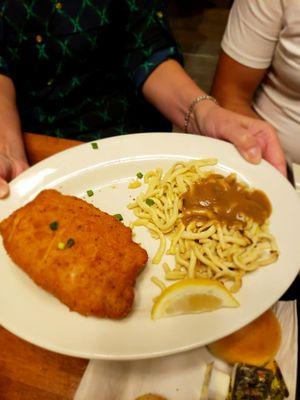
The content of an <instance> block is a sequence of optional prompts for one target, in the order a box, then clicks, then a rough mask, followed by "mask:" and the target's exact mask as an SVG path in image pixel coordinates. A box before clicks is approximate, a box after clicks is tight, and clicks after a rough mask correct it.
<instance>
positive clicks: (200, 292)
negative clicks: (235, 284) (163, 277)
mask: <svg viewBox="0 0 300 400" xmlns="http://www.w3.org/2000/svg"><path fill="white" fill-rule="evenodd" d="M238 306H239V303H238V301H237V300H236V299H235V298H234V297H233V296H232V294H231V293H230V292H229V291H228V290H227V289H226V288H225V287H224V286H223V285H222V284H221V283H219V282H217V281H213V280H211V279H184V280H182V281H180V282H177V283H174V284H173V285H171V286H168V287H167V288H166V289H164V290H163V291H162V293H161V294H160V296H159V297H157V299H156V301H155V303H154V305H153V307H152V310H151V317H152V319H158V318H162V317H171V316H174V315H180V314H195V313H201V312H206V311H214V310H217V309H218V308H221V307H238Z"/></svg>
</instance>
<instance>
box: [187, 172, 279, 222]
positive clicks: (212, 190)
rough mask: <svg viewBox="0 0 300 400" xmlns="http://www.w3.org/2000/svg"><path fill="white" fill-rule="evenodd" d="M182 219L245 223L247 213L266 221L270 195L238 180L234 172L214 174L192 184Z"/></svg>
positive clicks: (268, 212) (248, 215)
mask: <svg viewBox="0 0 300 400" xmlns="http://www.w3.org/2000/svg"><path fill="white" fill-rule="evenodd" d="M182 200H183V208H182V213H183V222H184V224H187V223H189V222H190V221H191V220H201V221H207V220H212V219H213V220H216V221H218V222H221V223H224V224H226V225H227V226H233V225H242V226H243V225H244V224H245V218H244V217H245V216H246V217H249V218H251V219H253V220H254V221H255V222H257V223H259V224H263V223H264V222H265V221H266V219H267V218H268V217H269V216H270V215H271V211H272V207H271V203H270V201H269V199H268V197H267V196H266V195H265V193H264V192H262V191H261V190H256V189H255V190H249V188H248V187H247V186H245V185H243V184H241V183H239V182H237V181H236V178H235V175H229V176H227V177H224V176H222V175H220V174H211V175H209V176H208V177H207V178H205V179H203V180H201V181H200V182H196V183H194V184H193V185H192V187H191V188H190V190H188V191H187V192H186V193H185V194H184V195H183V197H182Z"/></svg>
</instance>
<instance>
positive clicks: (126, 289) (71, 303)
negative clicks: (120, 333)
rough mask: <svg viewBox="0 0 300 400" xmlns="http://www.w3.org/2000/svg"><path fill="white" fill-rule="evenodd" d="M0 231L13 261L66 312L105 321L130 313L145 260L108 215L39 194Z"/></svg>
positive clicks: (82, 204) (128, 235) (86, 205)
mask: <svg viewBox="0 0 300 400" xmlns="http://www.w3.org/2000/svg"><path fill="white" fill-rule="evenodd" d="M53 222H57V229H55V225H56V224H55V223H54V224H52V229H51V227H50V224H51V223H53ZM53 228H54V229H53ZM0 233H1V235H2V237H3V243H4V247H5V249H6V251H7V252H8V254H9V255H10V257H11V258H12V260H13V261H14V262H15V263H16V264H17V265H18V266H19V267H21V268H22V269H23V270H24V271H25V272H26V273H27V274H28V275H29V276H30V277H31V278H32V279H33V281H34V282H35V283H36V284H37V285H39V286H41V287H42V288H43V289H45V290H47V291H48V292H50V293H52V294H53V295H54V296H56V297H57V298H58V299H59V300H60V301H61V302H63V303H64V304H66V305H67V306H68V307H69V308H70V309H71V310H73V311H77V312H79V313H80V314H83V315H94V316H99V317H108V318H123V317H125V316H126V315H127V314H128V313H129V312H130V311H131V309H132V305H133V300H134V284H135V280H136V277H137V275H138V274H139V273H140V272H141V271H142V269H143V267H144V266H145V264H146V262H147V259H148V256H147V253H146V251H145V250H144V249H142V248H141V247H140V246H139V245H138V244H137V243H135V242H133V241H132V231H131V229H130V228H128V227H126V226H125V225H123V224H122V223H121V222H119V221H118V220H117V219H116V218H114V217H112V216H111V215H109V214H107V213H105V212H102V211H100V210H99V209H97V208H96V207H94V206H93V205H92V204H89V203H87V202H85V201H84V200H81V199H79V198H77V197H74V196H67V195H63V194H61V193H59V192H58V191H56V190H44V191H42V192H41V193H40V194H39V195H38V196H37V197H36V198H35V199H34V200H33V201H31V202H30V203H28V204H27V205H25V206H24V207H22V208H20V209H19V210H17V211H15V212H14V213H13V214H11V215H10V216H9V217H8V218H6V219H5V220H3V221H2V222H1V223H0ZM69 239H72V240H71V241H70V240H69ZM68 240H69V244H71V247H68V246H66V244H67V243H68ZM72 243H73V244H72ZM62 244H64V245H65V247H64V248H63V249H61V248H59V247H63V245H62Z"/></svg>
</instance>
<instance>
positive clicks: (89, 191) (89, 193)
mask: <svg viewBox="0 0 300 400" xmlns="http://www.w3.org/2000/svg"><path fill="white" fill-rule="evenodd" d="M86 194H87V195H88V196H89V197H92V196H93V195H94V192H93V191H92V190H91V189H90V190H87V191H86Z"/></svg>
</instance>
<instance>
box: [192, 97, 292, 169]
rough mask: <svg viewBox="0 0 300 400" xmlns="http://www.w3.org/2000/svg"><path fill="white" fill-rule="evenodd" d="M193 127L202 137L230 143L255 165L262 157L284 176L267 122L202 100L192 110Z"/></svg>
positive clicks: (282, 159)
mask: <svg viewBox="0 0 300 400" xmlns="http://www.w3.org/2000/svg"><path fill="white" fill-rule="evenodd" d="M194 124H195V125H196V128H198V132H199V131H200V132H201V134H202V135H205V136H210V137H213V138H217V139H222V140H226V141H228V142H231V143H232V144H234V145H235V146H236V148H237V149H238V151H239V152H240V153H241V155H242V156H243V157H244V158H245V159H246V160H247V161H249V162H251V163H254V164H258V163H259V162H260V161H261V158H264V159H265V160H267V161H268V162H269V163H270V164H272V165H273V166H274V167H275V168H277V169H278V170H279V171H280V172H281V173H282V174H283V175H284V176H287V171H286V161H285V156H284V152H283V150H282V147H281V145H280V142H279V139H278V137H277V134H276V131H275V129H274V128H273V127H272V126H271V125H270V124H269V123H267V122H265V121H262V120H259V119H254V118H249V117H246V116H243V115H240V114H237V113H234V112H232V111H228V110H225V109H224V108H222V107H220V106H218V105H216V104H214V103H213V102H212V101H203V102H200V103H197V104H196V105H195V107H194Z"/></svg>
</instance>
